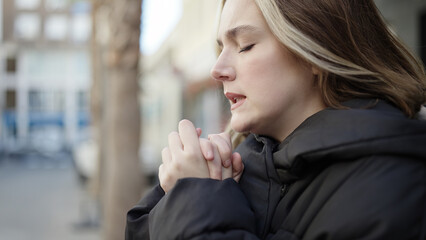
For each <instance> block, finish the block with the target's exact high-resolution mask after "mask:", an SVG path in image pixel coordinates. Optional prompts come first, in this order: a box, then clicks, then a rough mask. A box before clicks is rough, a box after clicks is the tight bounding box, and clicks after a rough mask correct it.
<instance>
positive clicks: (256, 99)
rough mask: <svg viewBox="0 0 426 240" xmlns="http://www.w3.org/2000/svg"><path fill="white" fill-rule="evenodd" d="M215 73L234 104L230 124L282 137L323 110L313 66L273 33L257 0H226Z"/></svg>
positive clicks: (253, 131)
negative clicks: (286, 46)
mask: <svg viewBox="0 0 426 240" xmlns="http://www.w3.org/2000/svg"><path fill="white" fill-rule="evenodd" d="M218 44H219V47H220V48H221V49H222V51H221V54H220V56H219V58H218V59H217V62H216V64H215V66H214V67H213V68H212V71H211V74H212V77H213V78H214V79H215V80H217V81H221V82H222V83H223V88H224V93H225V96H226V97H227V98H228V99H229V101H230V103H231V112H232V119H231V126H232V128H233V129H234V130H235V131H238V132H252V133H256V134H261V135H267V136H270V137H273V138H275V139H277V140H281V141H282V140H283V139H284V138H285V137H287V136H288V134H290V133H291V132H292V131H293V130H294V129H295V128H296V127H297V126H298V125H299V124H301V123H302V122H303V121H304V120H305V119H306V118H307V117H309V116H311V115H312V114H314V113H316V112H318V111H319V110H321V109H323V108H324V104H323V102H322V100H321V96H320V92H319V89H318V88H317V87H316V86H315V84H314V79H315V77H314V74H313V69H312V67H311V66H309V65H308V64H306V63H304V62H303V61H301V60H299V59H298V58H296V57H295V56H294V55H293V54H291V53H290V52H289V51H288V50H287V49H286V48H284V47H283V45H282V44H280V42H278V40H277V39H276V38H275V37H274V35H273V34H272V32H271V31H270V30H269V27H268V25H267V24H266V21H265V19H264V18H263V15H262V14H261V12H260V10H259V9H258V7H257V5H256V4H255V2H254V1H253V0H228V1H227V2H226V4H225V6H224V8H223V11H222V15H221V21H220V25H219V32H218Z"/></svg>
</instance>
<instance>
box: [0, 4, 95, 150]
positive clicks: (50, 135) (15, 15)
mask: <svg viewBox="0 0 426 240" xmlns="http://www.w3.org/2000/svg"><path fill="white" fill-rule="evenodd" d="M1 10H2V11H1V12H2V13H1V14H2V18H1V22H0V23H1V28H0V29H1V30H2V31H1V39H0V66H1V67H0V116H1V117H0V125H1V128H0V129H1V131H0V141H1V144H0V150H3V151H18V150H20V149H26V148H34V149H35V150H40V151H57V150H61V149H64V148H68V149H69V148H72V147H73V145H74V144H75V143H76V142H77V141H78V139H79V138H80V137H81V136H82V134H83V133H84V131H85V127H86V126H87V125H88V121H89V108H88V99H89V95H88V92H89V87H90V77H91V73H90V72H91V70H90V69H91V68H90V55H89V40H90V27H91V24H90V4H89V2H88V1H71V0H3V1H2V8H1Z"/></svg>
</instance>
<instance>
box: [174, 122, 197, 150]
mask: <svg viewBox="0 0 426 240" xmlns="http://www.w3.org/2000/svg"><path fill="white" fill-rule="evenodd" d="M179 136H180V139H181V141H182V145H183V149H184V151H188V150H189V151H193V152H194V153H195V152H200V154H201V151H200V142H199V141H198V135H197V130H196V129H195V127H194V124H192V122H191V121H189V120H186V119H184V120H182V121H180V122H179Z"/></svg>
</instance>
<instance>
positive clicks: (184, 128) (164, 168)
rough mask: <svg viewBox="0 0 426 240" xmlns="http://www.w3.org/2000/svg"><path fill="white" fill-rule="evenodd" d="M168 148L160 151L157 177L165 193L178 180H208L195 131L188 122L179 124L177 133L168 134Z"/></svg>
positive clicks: (183, 121)
mask: <svg viewBox="0 0 426 240" xmlns="http://www.w3.org/2000/svg"><path fill="white" fill-rule="evenodd" d="M168 141H169V147H166V148H164V149H163V151H162V153H161V154H162V159H163V164H161V165H160V168H159V173H158V177H159V179H160V185H161V187H162V188H163V190H164V191H165V192H166V193H167V192H168V191H170V190H171V189H172V188H173V187H174V185H175V184H176V181H177V180H178V179H180V178H188V177H196V178H209V177H210V174H209V168H208V165H207V162H206V160H205V159H204V156H203V154H202V152H201V148H200V141H199V138H198V134H197V130H196V129H195V127H194V125H193V124H192V122H190V121H189V120H182V121H180V122H179V133H178V132H171V133H170V134H169V138H168Z"/></svg>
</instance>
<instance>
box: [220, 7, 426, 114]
mask: <svg viewBox="0 0 426 240" xmlns="http://www.w3.org/2000/svg"><path fill="white" fill-rule="evenodd" d="M254 1H255V3H256V4H257V6H258V7H259V9H260V11H261V12H262V14H263V16H264V18H265V20H266V22H267V24H268V26H269V28H270V30H271V31H272V33H273V34H274V35H275V37H276V38H277V39H278V40H279V41H280V42H281V43H282V44H283V45H284V46H285V47H286V48H287V49H289V50H290V51H291V52H293V53H294V54H295V55H297V56H298V57H300V58H301V59H302V60H304V61H306V62H308V63H309V64H311V65H312V66H313V67H315V68H316V69H318V71H319V74H318V76H317V77H318V79H317V80H318V86H319V87H320V89H321V94H322V98H323V101H324V102H325V104H326V105H327V106H329V107H333V108H344V107H343V105H342V102H344V101H347V100H350V99H354V98H376V99H383V100H385V101H387V102H389V103H391V104H393V105H394V106H396V107H398V108H399V109H400V110H401V111H403V112H404V113H405V114H406V115H407V116H408V117H414V116H415V114H416V113H417V112H418V111H419V110H420V107H421V105H422V104H424V103H425V102H426V93H425V90H426V76H425V71H424V68H423V65H422V64H421V62H420V61H419V60H417V59H416V57H414V56H413V55H412V54H411V53H410V51H409V50H408V49H407V48H406V47H405V46H404V45H403V44H402V42H401V41H400V40H399V39H398V38H397V37H396V36H395V35H394V34H393V33H392V32H391V31H390V30H389V29H388V28H387V26H386V24H385V22H384V20H383V18H382V16H381V14H380V12H379V10H378V9H377V7H376V5H375V4H374V2H373V1H372V0H304V1H300V0H254ZM225 3H226V0H222V3H221V5H220V6H221V9H222V8H223V6H224V5H225Z"/></svg>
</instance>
